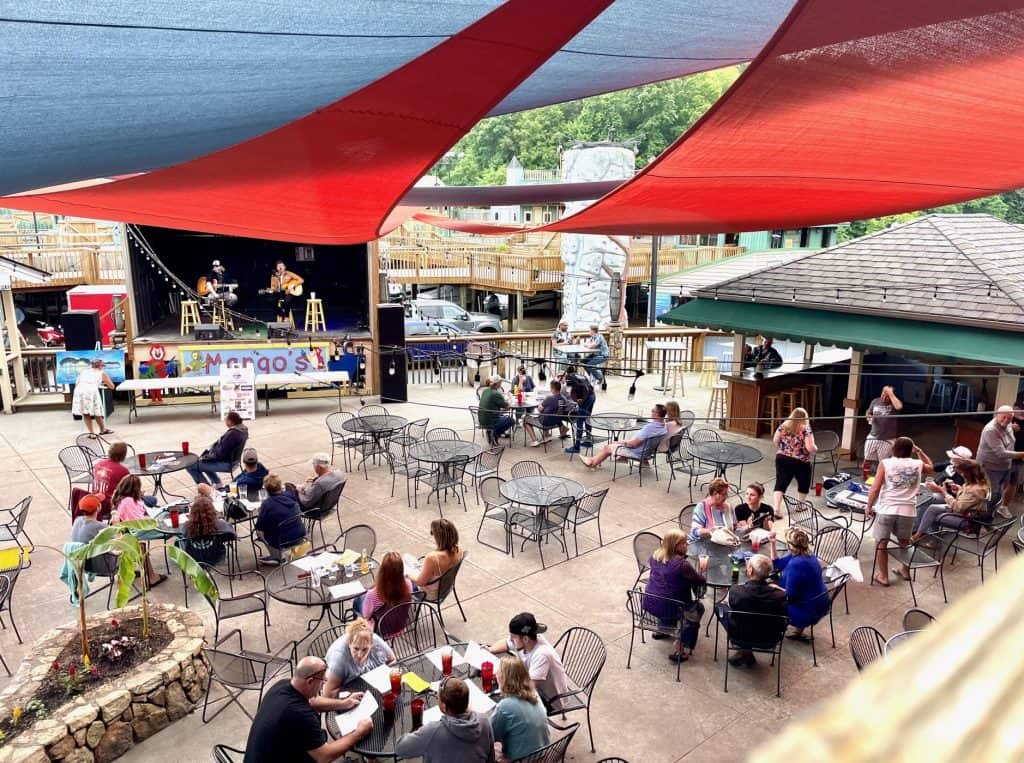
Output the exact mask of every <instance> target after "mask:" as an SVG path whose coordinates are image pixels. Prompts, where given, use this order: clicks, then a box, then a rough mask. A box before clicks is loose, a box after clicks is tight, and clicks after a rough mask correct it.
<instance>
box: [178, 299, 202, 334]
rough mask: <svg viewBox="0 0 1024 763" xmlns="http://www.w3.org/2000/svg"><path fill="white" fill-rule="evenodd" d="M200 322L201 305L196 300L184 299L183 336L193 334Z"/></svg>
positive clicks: (182, 305) (182, 306)
mask: <svg viewBox="0 0 1024 763" xmlns="http://www.w3.org/2000/svg"><path fill="white" fill-rule="evenodd" d="M199 322H200V321H199V303H198V302H196V301H195V300H194V299H183V300H182V301H181V335H182V336H187V335H188V334H191V333H192V330H193V329H194V328H195V327H196V325H197V324H198V323H199Z"/></svg>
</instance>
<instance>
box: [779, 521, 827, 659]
mask: <svg viewBox="0 0 1024 763" xmlns="http://www.w3.org/2000/svg"><path fill="white" fill-rule="evenodd" d="M769 543H770V544H771V549H772V564H773V565H774V567H775V570H776V571H777V572H781V573H782V587H783V588H785V589H786V599H787V602H786V606H787V609H788V613H789V624H790V625H792V626H793V632H792V633H790V634H789V638H791V639H796V640H797V641H807V640H808V639H807V637H806V636H804V629H805V628H809V627H810V626H812V625H814V624H815V623H816V622H818V620H820V619H821V618H822V617H824V616H825V614H826V613H827V612H828V596H824V595H823V594H824V593H825V581H824V579H823V578H822V575H821V562H820V561H818V557H816V556H815V555H814V554H812V553H811V537H810V535H808V533H807V531H806V530H804V528H802V527H790V528H789V529H788V530H786V546H787V547H788V548H789V556H784V557H782V558H781V559H780V558H778V554H777V553H776V548H775V536H772V537H771V538H770V539H769Z"/></svg>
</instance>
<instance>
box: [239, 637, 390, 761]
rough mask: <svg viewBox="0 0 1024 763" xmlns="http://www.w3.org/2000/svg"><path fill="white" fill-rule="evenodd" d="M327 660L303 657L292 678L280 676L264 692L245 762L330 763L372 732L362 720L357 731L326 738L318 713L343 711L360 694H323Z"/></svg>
mask: <svg viewBox="0 0 1024 763" xmlns="http://www.w3.org/2000/svg"><path fill="white" fill-rule="evenodd" d="M326 673H327V663H325V662H324V661H323V660H322V659H320V658H319V657H304V658H303V659H301V660H300V661H299V664H298V665H297V666H296V668H295V672H294V673H293V674H292V677H291V679H290V680H289V679H287V678H282V679H281V680H280V681H278V682H277V683H276V684H274V685H273V686H271V687H270V689H269V690H268V691H267V692H266V694H264V695H263V701H262V702H260V706H259V710H257V712H256V717H255V718H253V721H252V728H251V729H249V740H248V741H247V742H246V745H245V763H279V761H283V760H314V761H316V762H317V763H330V761H333V760H336V759H338V758H340V757H341V756H343V755H344V754H345V753H347V752H348V751H349V750H351V749H352V748H353V747H354V746H355V744H356V742H358V741H359V740H360V739H362V738H363V737H364V736H366V735H367V734H369V733H370V731H372V730H373V722H372V721H371V720H369V719H364V720H362V721H360V722H359V725H358V726H356V729H355V731H353V732H351V733H349V734H346V735H345V736H343V737H340V738H338V739H335V740H333V741H327V734H326V732H325V731H324V730H323V729H322V728H321V727H320V716H319V715H318V713H326V712H331V711H336V712H337V711H340V712H344V711H346V710H351V709H352V708H354V707H356V706H357V705H359V703H360V702H361V701H362V699H363V693H362V692H355V693H349V692H342V694H341V695H339V696H338V697H337V698H333V697H324V696H322V695H321V693H320V692H321V689H322V688H323V685H324V681H325V680H326Z"/></svg>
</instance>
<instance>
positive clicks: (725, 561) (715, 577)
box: [686, 540, 750, 588]
mask: <svg viewBox="0 0 1024 763" xmlns="http://www.w3.org/2000/svg"><path fill="white" fill-rule="evenodd" d="M744 551H745V552H746V553H747V554H749V553H750V544H749V543H741V544H740V545H739V546H736V547H735V548H733V547H731V546H722V545H720V544H718V543H712V542H711V541H709V540H691V541H690V549H689V551H688V552H687V555H686V556H687V558H688V559H689V560H690V564H692V565H693V567H694V569H696V570H697V571H698V572H700V573H701V574H702V575H704V577H706V578H707V580H708V585H709V586H713V587H715V588H722V587H726V586H731V585H737V584H742V583H746V582H747V563H746V561H745V560H744V561H741V562H740V577H739V580H738V581H736V582H735V583H734V581H733V579H732V558H731V556H732V554H735V553H741V552H744ZM701 554H707V556H708V568H707V569H706V570H703V571H702V570H701V569H700V556H701Z"/></svg>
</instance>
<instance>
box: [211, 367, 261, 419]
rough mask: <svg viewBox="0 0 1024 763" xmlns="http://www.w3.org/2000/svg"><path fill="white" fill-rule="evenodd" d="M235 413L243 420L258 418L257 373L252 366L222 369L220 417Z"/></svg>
mask: <svg viewBox="0 0 1024 763" xmlns="http://www.w3.org/2000/svg"><path fill="white" fill-rule="evenodd" d="M228 411H234V412H235V413H237V414H238V415H239V416H241V417H242V420H243V421H244V420H245V419H254V418H256V372H255V371H254V370H253V367H252V366H228V365H225V364H221V367H220V417H221V418H222V419H223V418H224V417H225V416H227V415H228Z"/></svg>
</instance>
